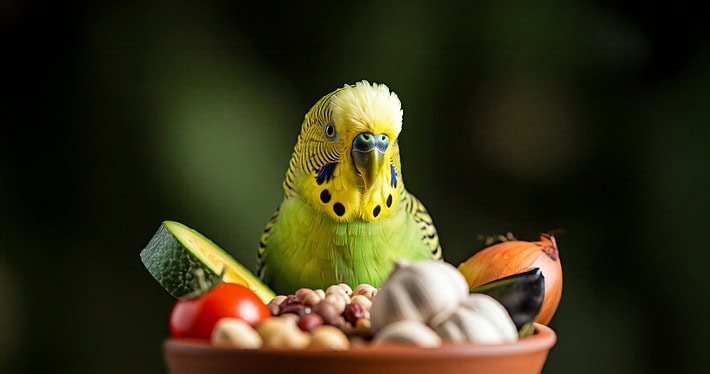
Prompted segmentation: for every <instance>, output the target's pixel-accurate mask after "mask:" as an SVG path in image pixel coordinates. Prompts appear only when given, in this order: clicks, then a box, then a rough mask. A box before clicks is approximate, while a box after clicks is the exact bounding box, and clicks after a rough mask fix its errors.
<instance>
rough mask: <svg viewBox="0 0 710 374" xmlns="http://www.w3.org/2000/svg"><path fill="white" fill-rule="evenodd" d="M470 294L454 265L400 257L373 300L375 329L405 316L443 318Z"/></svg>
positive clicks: (424, 321) (424, 320)
mask: <svg viewBox="0 0 710 374" xmlns="http://www.w3.org/2000/svg"><path fill="white" fill-rule="evenodd" d="M467 295H468V284H467V283H466V279H465V278H464V277H463V275H462V274H461V273H460V272H459V270H458V269H456V267H454V266H453V265H451V264H448V263H446V262H443V261H435V260H421V261H405V260H400V261H398V262H397V264H396V265H395V268H394V270H393V271H392V272H391V273H390V275H389V277H388V278H387V279H386V280H385V281H384V282H383V284H382V287H381V288H380V290H379V291H378V293H377V295H376V296H375V297H374V298H373V300H372V306H371V307H370V320H371V322H372V328H373V331H374V332H377V331H378V330H379V329H381V328H383V327H384V326H386V325H388V324H390V323H393V322H397V321H402V320H413V321H419V322H422V323H427V322H428V321H429V320H431V319H432V318H434V317H435V316H436V317H437V318H440V319H444V318H445V317H446V316H448V315H449V314H450V313H452V312H453V311H454V310H456V308H457V306H458V304H459V303H460V302H461V301H462V300H463V299H465V298H466V296H467Z"/></svg>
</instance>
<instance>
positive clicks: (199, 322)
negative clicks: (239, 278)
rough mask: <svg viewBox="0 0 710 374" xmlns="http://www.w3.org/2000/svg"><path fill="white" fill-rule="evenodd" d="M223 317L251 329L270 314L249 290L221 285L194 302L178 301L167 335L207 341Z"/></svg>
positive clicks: (172, 313) (233, 285) (171, 316)
mask: <svg viewBox="0 0 710 374" xmlns="http://www.w3.org/2000/svg"><path fill="white" fill-rule="evenodd" d="M224 317H232V318H240V319H242V320H244V321H245V322H247V323H248V324H250V325H252V326H255V325H256V324H257V323H259V322H261V321H263V320H264V319H267V318H269V317H271V313H270V312H269V309H268V308H267V307H266V304H264V303H263V302H262V301H261V299H260V298H259V296H257V295H256V294H255V293H254V292H253V291H252V290H250V289H248V288H247V287H244V286H241V285H238V284H235V283H227V282H223V283H220V284H218V285H216V286H215V287H214V288H212V289H211V290H209V291H207V292H206V293H204V294H202V295H200V296H198V297H196V298H191V299H180V300H178V301H177V302H176V303H175V306H174V307H173V310H172V311H171V312H170V334H171V335H172V336H174V337H176V338H196V339H207V340H209V339H210V337H211V336H212V329H213V328H214V325H215V324H216V323H217V321H219V320H220V319H221V318H224Z"/></svg>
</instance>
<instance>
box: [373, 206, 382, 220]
mask: <svg viewBox="0 0 710 374" xmlns="http://www.w3.org/2000/svg"><path fill="white" fill-rule="evenodd" d="M380 210H381V209H380V206H379V205H378V206H376V207H375V209H373V210H372V216H373V217H375V218H377V216H379V215H380Z"/></svg>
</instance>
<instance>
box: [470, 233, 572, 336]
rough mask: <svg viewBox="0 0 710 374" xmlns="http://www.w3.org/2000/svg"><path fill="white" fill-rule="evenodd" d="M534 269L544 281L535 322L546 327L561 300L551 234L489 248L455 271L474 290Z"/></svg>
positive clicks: (558, 265) (559, 274)
mask: <svg viewBox="0 0 710 374" xmlns="http://www.w3.org/2000/svg"><path fill="white" fill-rule="evenodd" d="M535 267H537V268H540V270H542V275H543V276H544V277H545V297H544V299H543V302H542V309H540V313H539V314H538V315H537V318H535V322H538V323H542V324H544V325H547V324H548V323H550V320H552V316H553V315H554V314H555V311H557V306H558V305H559V304H560V299H561V298H562V265H561V263H560V255H559V252H558V250H557V243H556V242H555V237H554V236H553V235H552V234H542V235H540V241H537V242H529V241H522V240H511V241H505V242H501V243H497V244H494V245H491V246H489V247H486V248H484V249H482V250H480V251H479V252H477V253H476V254H474V255H473V256H471V257H469V258H468V259H467V260H466V261H464V262H462V263H461V264H460V265H459V266H458V269H459V271H461V273H462V274H463V275H464V277H465V278H466V281H467V282H468V286H469V288H473V287H477V286H480V285H481V284H484V283H487V282H490V281H493V280H496V279H499V278H503V277H506V276H508V275H513V274H516V273H519V272H521V271H525V270H529V269H530V268H535Z"/></svg>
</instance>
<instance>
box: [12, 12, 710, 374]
mask: <svg viewBox="0 0 710 374" xmlns="http://www.w3.org/2000/svg"><path fill="white" fill-rule="evenodd" d="M59 3H61V2H59ZM59 3H58V4H56V5H47V4H41V3H39V2H33V1H19V0H14V1H13V0H9V1H3V2H2V3H0V24H1V25H2V45H3V47H2V50H3V52H2V58H1V59H0V61H2V62H1V63H0V64H2V65H1V66H2V67H3V68H2V76H1V78H0V83H1V84H2V92H3V93H4V95H3V96H4V98H3V100H2V104H0V108H2V117H1V119H0V121H1V122H2V124H3V126H2V128H3V131H2V135H0V372H2V373H14V372H18V373H22V372H28V373H29V372H52V373H125V372H131V373H135V374H138V373H160V372H165V367H164V365H163V361H162V356H161V342H162V339H163V338H165V337H166V336H167V334H168V332H167V317H168V313H169V311H170V308H171V306H172V303H173V299H172V298H171V297H170V296H169V295H168V294H167V293H166V292H165V291H164V290H163V289H162V288H160V286H159V285H158V284H157V282H155V281H154V280H153V279H152V278H151V277H150V275H149V274H148V273H147V271H145V269H144V268H143V265H142V264H141V262H140V260H139V257H138V253H139V252H140V250H141V249H142V248H143V246H144V245H145V244H146V243H147V241H148V240H149V239H150V237H151V236H152V234H153V233H154V232H155V230H156V229H157V227H158V226H159V224H160V222H161V221H162V220H164V219H174V220H178V221H181V222H183V223H186V224H188V225H190V226H192V227H194V228H196V229H198V230H199V231H201V232H203V233H204V234H205V235H207V236H208V237H210V238H212V239H213V240H214V241H216V242H217V243H219V244H220V245H222V246H223V247H225V248H226V249H227V250H228V251H229V252H231V253H232V254H233V255H234V256H235V257H236V258H237V259H238V260H239V261H241V262H243V263H244V264H246V265H247V266H249V267H252V268H253V266H254V264H255V251H256V248H257V242H258V237H259V234H260V231H261V229H262V227H263V225H264V223H265V222H266V220H267V219H268V218H269V216H270V215H271V213H272V211H273V209H274V208H275V207H276V205H277V204H278V202H279V201H280V199H281V196H282V190H281V180H282V177H283V175H284V172H285V170H286V166H287V162H288V158H289V156H290V153H291V150H292V147H293V144H294V142H295V140H296V135H297V133H298V131H299V127H300V123H301V119H302V117H303V114H304V113H305V112H306V111H307V110H308V108H309V107H310V106H311V105H312V104H313V103H314V102H315V101H316V100H317V99H318V98H319V97H320V96H322V95H323V94H325V93H327V92H329V91H331V90H332V89H334V88H337V87H339V86H341V85H343V84H345V83H353V82H355V81H358V80H361V79H368V80H370V81H375V82H381V83H386V84H388V85H389V86H390V87H391V88H392V89H393V90H395V91H396V92H397V93H398V94H399V96H400V98H401V100H402V103H403V108H404V112H405V117H404V118H405V124H404V130H403V133H402V136H401V143H400V144H401V150H402V157H403V174H404V177H405V179H406V183H407V186H408V188H409V189H410V191H412V192H413V193H415V194H416V195H417V196H419V197H420V198H421V200H423V201H424V202H425V203H426V205H427V207H428V208H429V210H430V213H431V214H432V216H433V217H434V218H435V220H436V223H437V226H438V227H439V231H440V235H441V239H442V243H443V246H444V250H445V252H444V253H445V258H446V259H447V260H448V261H449V262H451V263H454V264H458V263H459V262H461V261H462V260H464V259H466V258H467V257H468V256H470V255H471V254H473V253H474V252H475V251H476V250H478V249H479V248H481V247H482V243H481V242H480V241H478V240H477V239H476V236H477V235H478V234H483V235H490V234H497V233H504V232H507V231H511V232H513V233H514V234H515V235H516V236H517V237H518V238H521V239H527V240H533V239H536V238H537V236H538V234H539V233H540V232H541V231H547V230H549V229H561V230H562V234H561V235H559V236H558V243H559V245H560V250H561V256H562V263H563V268H564V271H565V273H564V274H565V285H564V292H563V298H562V303H561V305H560V308H559V310H558V314H557V315H556V317H555V318H554V320H553V321H552V324H551V325H552V327H553V328H554V329H555V330H556V331H557V333H558V337H559V342H558V344H557V345H556V346H555V347H554V348H553V350H552V351H551V353H550V357H549V359H548V361H547V364H546V367H545V370H544V372H545V373H569V372H575V373H578V374H581V373H600V372H604V373H642V372H643V373H645V372H650V371H654V370H660V371H661V372H684V373H685V372H701V371H703V370H704V366H705V365H704V364H705V362H706V361H707V359H706V357H705V355H706V350H707V337H708V336H710V324H708V321H707V317H708V315H710V308H709V304H710V301H709V300H710V298H709V297H708V288H707V287H708V282H707V280H706V279H707V272H708V270H707V269H708V257H709V256H708V249H709V248H708V245H707V244H706V243H705V238H704V234H705V233H706V231H707V229H708V226H709V225H708V211H710V204H709V202H710V199H709V198H708V196H707V191H708V190H710V172H709V170H708V162H709V161H710V141H709V140H708V139H709V138H710V126H709V125H710V106H709V104H710V102H709V99H710V53H709V49H708V47H709V45H708V29H707V27H706V26H705V25H706V22H707V21H708V17H707V13H705V12H701V11H700V8H699V6H698V7H691V6H689V5H688V4H682V3H677V2H674V3H659V4H658V5H652V4H651V3H648V2H647V3H643V5H626V4H625V3H624V2H622V3H618V2H611V1H608V2H607V1H592V0H588V1H579V2H568V1H561V0H557V1H556V0H543V1H536V2H525V1H517V2H492V3H490V4H480V3H475V4H474V3H473V2H471V4H466V5H464V2H460V3H455V2H454V3H449V4H444V2H440V1H437V2H425V1H420V2H416V1H414V2H411V3H410V2H404V1H402V2H376V1H361V2H356V3H352V4H343V5H335V4H333V2H323V1H319V2H314V3H311V4H310V5H308V6H306V5H300V4H299V2H290V3H287V4H278V3H272V2H263V3H258V2H248V3H245V4H244V5H237V4H238V3H239V2H228V1H223V2H203V3H200V4H192V5H186V4H180V5H178V4H177V3H175V2H167V1H165V2H159V1H136V2H123V3H122V4H110V3H109V4H103V5H99V4H100V3H101V2H95V3H88V4H85V5H81V6H78V5H66V4H59ZM671 4H674V5H671Z"/></svg>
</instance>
